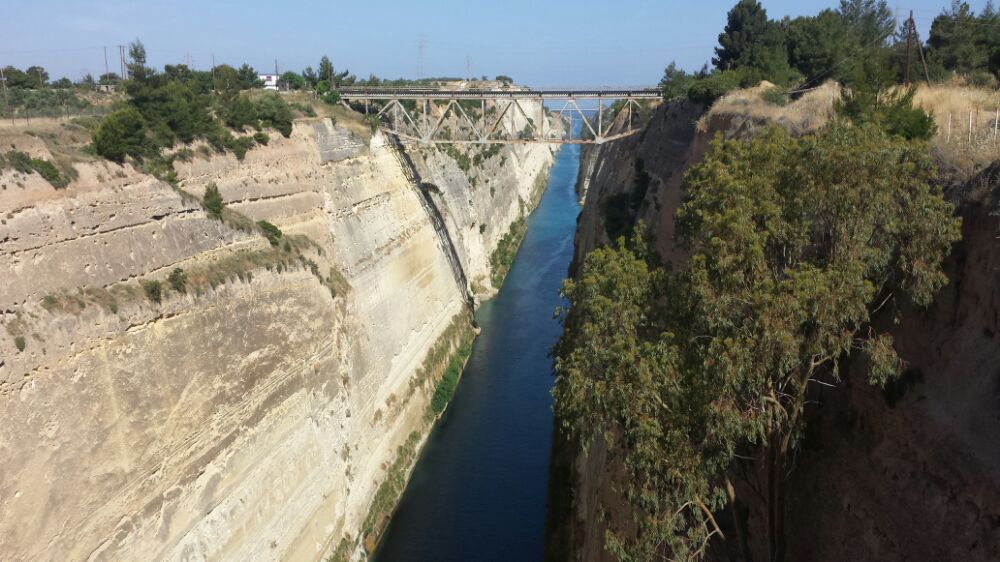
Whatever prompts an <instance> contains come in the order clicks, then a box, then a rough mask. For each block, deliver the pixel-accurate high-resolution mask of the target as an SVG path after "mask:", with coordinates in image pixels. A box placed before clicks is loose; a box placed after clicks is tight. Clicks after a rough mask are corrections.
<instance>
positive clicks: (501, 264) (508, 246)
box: [490, 218, 528, 288]
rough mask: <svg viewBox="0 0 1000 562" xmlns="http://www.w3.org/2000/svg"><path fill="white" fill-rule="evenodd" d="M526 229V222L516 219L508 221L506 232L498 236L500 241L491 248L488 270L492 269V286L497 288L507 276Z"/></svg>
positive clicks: (522, 219)
mask: <svg viewBox="0 0 1000 562" xmlns="http://www.w3.org/2000/svg"><path fill="white" fill-rule="evenodd" d="M527 229H528V224H527V222H526V221H525V220H524V218H520V219H517V220H516V221H514V222H512V223H510V229H509V230H508V231H507V234H504V235H503V236H502V237H501V238H500V242H498V243H497V248H496V250H493V254H492V255H491V256H490V270H491V271H492V273H491V275H490V278H491V280H492V282H493V287H495V288H499V287H500V286H501V285H503V280H504V279H505V278H506V277H507V272H508V271H510V266H511V265H513V263H514V257H515V256H516V255H517V249H518V248H520V247H521V240H522V239H523V238H524V233H525V231H526V230H527Z"/></svg>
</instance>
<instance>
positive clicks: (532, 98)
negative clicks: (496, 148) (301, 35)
mask: <svg viewBox="0 0 1000 562" xmlns="http://www.w3.org/2000/svg"><path fill="white" fill-rule="evenodd" d="M340 96H341V98H342V99H344V100H345V101H349V102H354V103H363V104H364V108H365V114H372V112H374V115H376V117H377V118H378V119H379V123H380V124H381V126H382V127H383V128H385V129H386V130H387V131H389V132H390V133H393V134H395V135H397V136H398V137H400V138H402V139H407V140H410V141H415V142H419V143H423V144H439V143H444V144H494V143H500V144H534V143H552V144H603V143H605V142H610V141H614V140H618V139H621V138H624V137H627V136H629V135H633V134H635V133H637V132H638V131H639V130H638V129H636V128H635V127H633V119H632V117H633V109H634V108H636V107H638V106H637V105H636V104H637V101H639V100H655V99H660V97H661V93H660V91H659V90H656V89H653V88H638V89H628V88H605V89H584V90H573V89H516V88H490V89H474V88H473V89H444V88H418V87H414V88H344V89H342V90H340ZM577 100H596V101H597V107H596V108H594V109H581V108H580V106H579V104H578V103H577ZM606 100H608V101H619V100H621V101H624V104H623V105H621V106H620V107H619V108H618V111H616V112H615V113H614V114H613V115H612V116H611V122H610V123H605V121H606V120H607V116H606V110H605V107H604V102H605V101H606ZM546 101H548V102H550V104H551V102H559V101H561V102H562V106H561V107H560V108H559V109H558V111H556V113H557V114H558V115H559V116H560V117H567V118H568V119H569V121H570V127H569V128H568V131H566V132H565V133H564V132H563V131H562V130H558V131H557V130H553V129H552V128H551V127H550V129H549V130H548V131H546V130H545V129H546V127H545V105H544V104H545V102H546ZM476 102H479V103H478V105H477V104H476ZM522 102H536V103H537V105H538V108H537V110H536V109H534V108H529V111H525V108H524V106H523V105H522ZM550 109H551V108H550ZM536 111H537V113H536ZM529 113H531V115H530V116H529ZM586 113H591V114H592V115H591V118H589V119H588V117H587V115H586ZM519 114H520V117H521V118H523V119H521V123H522V124H523V127H521V128H520V129H521V130H517V129H518V126H517V124H518V115H519ZM594 114H596V115H594ZM449 115H450V116H452V117H453V119H454V120H455V122H456V123H457V125H456V126H457V128H458V130H456V131H451V130H450V129H449V128H448V127H447V126H443V125H444V124H445V122H446V121H447V118H448V116H449ZM576 116H579V117H580V119H581V120H582V122H583V127H582V128H581V132H589V133H590V134H589V135H587V136H584V135H581V136H580V137H579V138H573V134H572V131H573V127H572V123H573V120H574V119H575V118H576ZM536 118H537V120H536Z"/></svg>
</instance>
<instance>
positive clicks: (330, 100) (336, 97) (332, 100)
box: [319, 91, 340, 105]
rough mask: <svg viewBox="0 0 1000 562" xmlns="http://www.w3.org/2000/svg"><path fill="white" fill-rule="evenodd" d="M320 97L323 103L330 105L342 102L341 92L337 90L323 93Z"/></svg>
mask: <svg viewBox="0 0 1000 562" xmlns="http://www.w3.org/2000/svg"><path fill="white" fill-rule="evenodd" d="M319 99H321V100H323V103H326V104H329V105H337V104H338V103H340V92H336V91H333V92H326V93H324V94H323V95H321V96H320V97H319Z"/></svg>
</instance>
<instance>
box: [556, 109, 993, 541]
mask: <svg viewBox="0 0 1000 562" xmlns="http://www.w3.org/2000/svg"><path fill="white" fill-rule="evenodd" d="M823 97H826V96H825V95H824V96H823ZM724 101H725V102H727V103H723V104H721V105H722V107H723V108H722V109H719V108H718V107H717V108H715V109H713V111H711V112H709V113H707V114H704V115H701V110H700V108H697V107H694V106H691V105H688V104H686V103H685V102H678V103H672V104H666V105H664V106H661V107H659V108H658V109H657V110H656V111H655V112H654V113H653V115H652V117H651V118H650V121H649V123H648V124H647V126H646V130H645V132H644V133H643V135H641V136H638V137H632V138H631V139H628V140H626V141H622V142H620V143H614V144H611V145H607V146H604V147H600V148H597V149H592V150H590V151H589V152H588V153H587V154H586V155H585V158H584V160H583V163H582V164H581V166H582V168H581V170H582V173H584V174H585V175H586V177H584V178H582V180H581V182H580V187H581V189H582V190H583V191H584V193H585V195H584V197H585V206H584V209H583V212H582V215H581V218H580V221H579V225H580V227H579V230H578V232H577V241H576V242H577V255H576V260H577V262H579V261H580V260H582V259H583V257H584V256H585V255H586V252H588V251H589V250H590V249H592V248H594V247H595V246H597V245H600V244H606V243H608V241H609V230H610V231H613V230H614V228H613V226H614V225H609V221H610V222H614V221H618V220H619V219H620V216H621V213H617V214H616V209H615V204H616V203H620V202H621V201H626V200H630V198H631V201H632V202H633V204H632V205H631V206H630V207H627V208H626V210H627V218H628V219H629V220H631V221H638V220H642V221H644V222H645V223H646V224H647V225H648V226H649V229H650V231H651V233H652V234H653V235H654V236H655V242H656V246H657V248H658V250H659V251H660V253H661V254H662V256H663V257H664V258H666V259H668V260H672V261H683V259H684V256H683V253H682V252H680V251H679V250H678V249H677V248H674V246H673V229H674V227H673V225H674V223H673V216H674V212H675V211H676V209H677V206H678V205H679V204H680V202H681V199H682V192H681V179H682V176H683V173H684V171H685V170H686V169H687V167H688V166H690V165H691V164H692V163H694V162H697V161H698V159H699V158H701V156H702V155H703V154H704V153H705V151H706V149H707V146H708V142H709V140H710V139H711V138H712V136H713V135H714V134H716V133H719V132H721V133H723V134H725V135H727V136H744V135H747V134H751V133H752V131H753V130H754V129H755V128H757V127H759V126H761V125H764V124H767V123H774V122H777V123H780V124H782V125H783V126H786V127H789V128H790V129H792V130H796V131H799V132H802V131H805V130H809V129H811V128H814V127H815V126H817V125H819V124H821V123H822V122H823V121H824V120H825V115H826V113H825V112H824V111H819V110H818V108H819V107H820V106H821V105H822V104H823V103H824V102H823V100H822V99H821V96H820V94H817V96H816V97H814V98H812V99H806V100H805V101H804V102H803V103H801V104H799V105H798V107H794V106H795V105H796V104H793V106H790V108H789V110H788V111H779V110H775V109H774V108H769V109H768V110H767V111H768V114H767V115H766V116H761V115H758V114H756V113H755V112H753V111H750V110H748V109H747V104H746V103H743V102H740V103H736V102H733V101H732V100H724ZM737 101H739V100H737ZM639 160H641V161H642V163H643V164H642V166H641V169H642V170H644V171H645V172H646V173H648V175H649V181H648V188H647V189H646V190H645V191H644V192H643V193H641V194H640V195H638V196H636V197H634V198H633V194H635V193H636V187H637V185H639V184H642V183H643V182H641V181H637V177H638V175H639V172H638V170H639V169H640V167H637V162H638V161H639ZM942 166H943V167H945V168H949V167H950V166H949V162H942ZM998 195H1000V168H997V165H996V164H994V166H993V167H992V168H991V169H989V170H987V171H985V172H983V173H982V174H981V175H979V176H977V177H974V178H972V179H968V178H966V179H965V180H963V183H962V184H961V185H958V186H956V187H954V188H952V189H951V192H950V196H951V197H952V199H953V200H954V201H955V202H956V203H957V204H958V206H959V212H960V214H961V215H962V216H963V220H964V223H963V240H962V241H961V242H960V243H959V244H957V245H956V247H955V248H954V249H953V253H952V255H951V257H950V258H949V259H948V261H947V263H946V272H947V273H948V275H949V278H950V279H951V283H950V284H949V285H948V286H947V287H946V288H945V289H943V290H942V291H941V292H940V293H939V294H938V295H937V298H936V299H935V302H934V304H933V305H932V306H931V307H930V308H929V309H927V310H923V309H921V310H918V309H914V308H912V307H908V306H904V308H903V310H902V314H901V317H902V322H901V323H900V324H899V325H893V324H892V322H891V318H888V317H886V318H883V319H882V320H881V322H883V324H884V326H883V328H885V329H888V330H889V331H890V332H891V333H892V335H893V337H894V339H895V342H896V347H897V350H898V351H899V354H900V356H901V357H902V358H903V359H904V361H905V362H906V364H907V371H906V374H905V375H904V377H903V379H902V381H901V382H900V383H898V384H895V385H893V386H891V387H890V388H889V389H888V390H887V391H883V390H881V389H878V388H873V387H871V386H870V385H868V383H867V380H866V379H867V373H866V365H865V364H863V363H862V362H861V361H852V363H851V366H850V369H849V373H848V375H847V376H846V379H845V383H844V384H842V385H841V386H840V387H837V388H823V389H821V391H819V392H817V394H816V396H815V400H816V401H817V402H818V403H820V404H822V408H814V409H813V410H812V412H811V419H810V421H809V433H808V436H807V439H806V443H805V444H804V447H803V449H802V451H801V452H800V453H799V455H798V456H797V458H796V461H795V462H796V466H795V469H794V471H793V472H792V474H791V479H790V481H789V483H788V498H787V502H788V503H787V504H788V514H787V525H788V528H787V537H788V539H787V540H788V554H787V559H788V560H830V561H833V560H846V559H851V560H959V559H962V560H995V559H997V558H998V557H1000V550H998V548H1000V546H998V545H1000V524H998V521H1000V499H998V496H997V494H996V493H995V490H996V489H997V488H998V485H1000V465H998V455H997V448H996V446H995V441H996V439H997V436H998V435H1000V425H998V420H1000V402H998V401H997V389H998V388H1000V386H998V384H1000V383H998V375H997V373H996V372H995V371H996V369H995V367H994V366H995V365H996V364H997V363H998V362H1000V346H998V345H997V344H996V341H995V338H996V334H997V333H1000V326H998V325H997V318H998V317H1000V293H998V288H997V284H996V279H997V271H998V267H1000V264H998V259H1000V245H998V232H1000V219H998V218H997V213H998V208H1000V206H998V201H1000V196H998ZM618 210H620V209H618ZM553 442H554V447H553V452H554V465H553V469H552V470H553V478H552V480H553V482H555V485H553V486H552V487H551V490H550V497H551V501H550V505H552V506H553V509H552V510H551V511H550V520H549V535H548V536H549V541H548V545H547V549H548V552H547V559H549V560H574V561H597V560H613V558H612V557H611V556H610V555H609V554H608V553H607V552H606V551H605V550H604V547H603V546H604V537H603V526H602V523H601V516H600V514H599V512H598V503H599V502H600V501H601V500H602V499H603V500H604V501H605V502H608V503H609V505H614V503H615V502H614V500H613V497H614V496H613V494H612V493H611V491H610V490H609V489H608V488H607V486H606V485H605V483H606V481H605V479H604V478H603V474H605V472H606V471H607V470H609V467H608V466H606V464H605V462H604V457H603V453H602V449H601V446H600V444H599V443H598V444H597V446H595V447H594V448H593V449H591V451H590V453H588V454H586V455H584V454H578V453H577V452H576V451H575V449H574V447H573V445H572V444H570V443H567V442H566V441H565V440H564V439H563V438H562V437H561V436H560V435H559V434H555V435H554V437H553ZM742 491H743V492H748V490H742ZM751 503H752V502H751ZM757 507H759V508H761V509H757V508H755V507H753V506H751V512H750V513H749V523H750V530H751V534H752V535H753V536H752V537H751V539H750V547H751V550H752V551H753V552H756V553H757V554H758V556H757V558H758V559H766V554H765V553H766V544H765V542H766V541H765V540H764V538H763V537H764V536H765V535H764V531H763V526H762V525H763V523H762V517H763V511H762V506H757ZM612 516H614V514H612ZM721 517H722V518H723V519H725V514H722V515H721ZM754 531H756V532H754ZM733 536H735V535H733ZM735 543H736V541H735V539H734V540H728V541H725V542H718V543H716V545H715V546H716V548H715V549H714V551H713V559H719V560H738V559H742V552H741V551H740V548H739V545H738V544H735Z"/></svg>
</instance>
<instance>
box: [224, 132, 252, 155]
mask: <svg viewBox="0 0 1000 562" xmlns="http://www.w3.org/2000/svg"><path fill="white" fill-rule="evenodd" d="M252 147H253V138H252V137H238V138H236V139H233V141H232V142H231V143H229V148H231V149H232V150H233V154H235V155H236V159H237V160H243V159H244V158H245V157H246V155H247V151H248V150H250V149H251V148H252Z"/></svg>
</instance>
